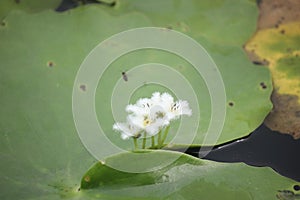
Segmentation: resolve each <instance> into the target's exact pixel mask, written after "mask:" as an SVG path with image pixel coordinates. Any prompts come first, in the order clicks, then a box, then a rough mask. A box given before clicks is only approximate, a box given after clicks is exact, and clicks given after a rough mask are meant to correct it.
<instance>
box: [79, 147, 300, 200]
mask: <svg viewBox="0 0 300 200" xmlns="http://www.w3.org/2000/svg"><path fill="white" fill-rule="evenodd" d="M151 153H152V154H157V157H155V158H154V156H153V155H152V158H153V159H152V160H151V162H152V164H155V163H156V165H160V162H163V161H164V159H162V158H161V157H164V156H168V157H169V158H174V162H173V163H172V164H170V165H168V166H166V167H163V168H161V169H159V170H155V171H152V172H147V173H128V172H122V171H118V170H115V169H113V168H111V167H109V166H108V165H112V163H114V162H117V163H134V164H135V165H136V161H137V160H136V157H134V156H132V155H131V154H133V153H124V154H119V155H116V156H113V157H110V158H108V159H107V160H105V162H104V163H107V164H104V163H101V162H98V163H96V164H95V165H94V166H92V168H90V169H89V171H87V172H86V174H85V175H84V176H83V178H82V180H81V192H82V193H84V195H93V194H96V193H101V194H105V195H108V196H109V195H111V196H112V198H116V199H118V197H119V196H122V198H125V199H144V198H145V197H146V198H147V199H148V198H149V199H151V198H152V199H159V198H160V199H245V200H246V199H276V195H281V193H279V191H278V190H285V191H290V192H293V193H294V194H293V195H291V196H294V197H296V196H298V195H299V194H300V192H295V191H294V190H293V185H294V184H299V183H297V182H294V181H292V180H289V179H287V178H283V177H280V176H278V175H277V174H276V173H275V172H274V171H273V170H271V169H270V168H266V167H262V168H256V167H250V166H247V165H245V164H242V163H234V164H228V163H226V164H225V163H217V162H212V161H206V160H200V159H196V158H194V157H190V156H188V155H183V154H180V155H178V154H179V153H175V152H167V151H155V152H151ZM146 154H147V153H143V154H142V155H141V156H140V159H143V158H145V159H146V158H147V157H148V155H146ZM179 156H180V157H179ZM176 159H177V160H176ZM175 160H176V161H175ZM138 165H139V167H141V166H143V167H145V168H147V167H149V162H148V163H147V164H145V163H144V162H139V164H138ZM236 177H239V178H236ZM88 189H89V190H88ZM294 197H293V198H294ZM293 198H291V199H293ZM120 199H121V198H120Z"/></svg>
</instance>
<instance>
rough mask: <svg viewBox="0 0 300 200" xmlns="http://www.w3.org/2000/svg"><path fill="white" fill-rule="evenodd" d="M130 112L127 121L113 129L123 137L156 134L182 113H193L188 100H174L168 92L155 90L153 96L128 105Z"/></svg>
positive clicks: (127, 108) (116, 124) (127, 109)
mask: <svg viewBox="0 0 300 200" xmlns="http://www.w3.org/2000/svg"><path fill="white" fill-rule="evenodd" d="M126 111H127V112H128V113H129V114H128V116H127V122H126V123H115V124H114V126H113V129H114V130H116V131H120V132H121V136H122V138H123V139H127V138H129V137H139V136H140V134H141V133H145V134H146V136H154V135H156V134H157V133H158V132H160V131H161V130H162V129H163V128H164V127H165V126H168V125H169V124H170V121H172V120H175V119H178V118H179V117H180V116H181V115H188V116H190V115H191V114H192V110H191V109H190V108H189V104H188V102H187V101H182V100H179V101H176V102H174V99H173V97H172V96H171V95H170V94H168V93H163V94H160V93H159V92H155V93H153V94H152V97H151V98H150V99H149V98H142V99H139V100H138V101H137V102H136V104H130V105H128V106H126Z"/></svg>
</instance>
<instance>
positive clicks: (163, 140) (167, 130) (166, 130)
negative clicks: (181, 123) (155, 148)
mask: <svg viewBox="0 0 300 200" xmlns="http://www.w3.org/2000/svg"><path fill="white" fill-rule="evenodd" d="M169 130H170V126H167V127H166V129H165V132H164V135H163V138H162V140H161V146H163V144H164V142H165V140H166V138H167V136H168V133H169Z"/></svg>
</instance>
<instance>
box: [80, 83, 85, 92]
mask: <svg viewBox="0 0 300 200" xmlns="http://www.w3.org/2000/svg"><path fill="white" fill-rule="evenodd" d="M79 88H80V89H81V90H82V91H84V92H85V91H86V85H84V84H82V85H80V86H79Z"/></svg>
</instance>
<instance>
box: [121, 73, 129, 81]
mask: <svg viewBox="0 0 300 200" xmlns="http://www.w3.org/2000/svg"><path fill="white" fill-rule="evenodd" d="M122 77H123V79H124V81H128V77H127V74H126V72H122Z"/></svg>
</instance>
